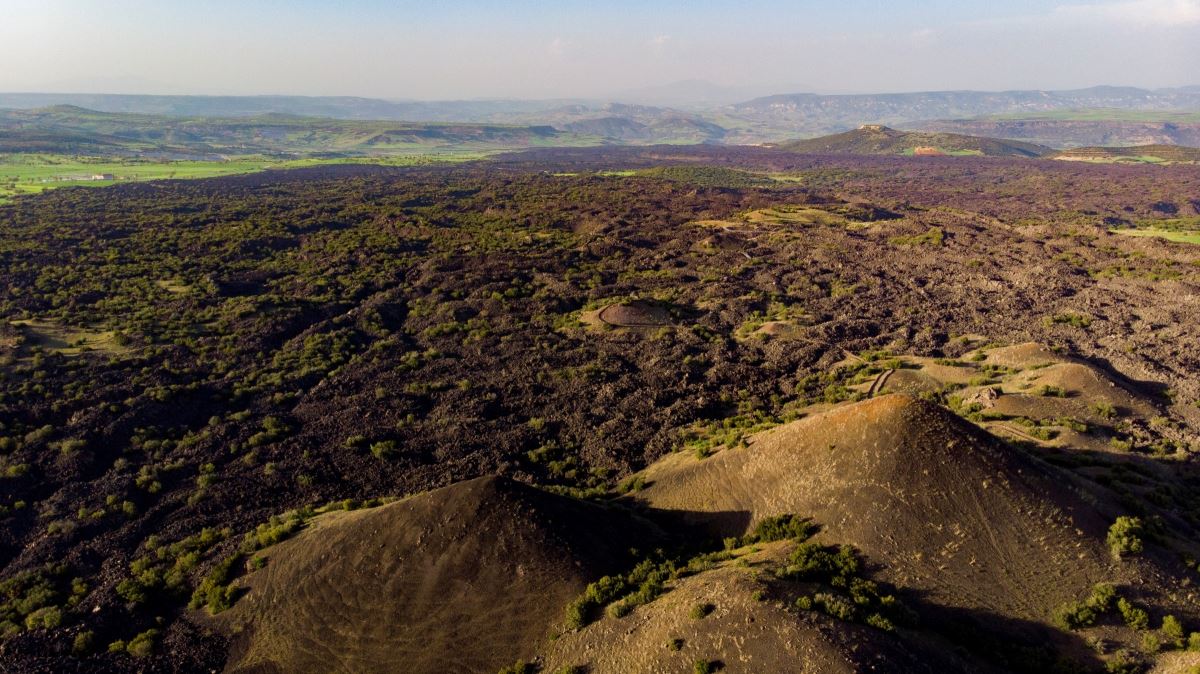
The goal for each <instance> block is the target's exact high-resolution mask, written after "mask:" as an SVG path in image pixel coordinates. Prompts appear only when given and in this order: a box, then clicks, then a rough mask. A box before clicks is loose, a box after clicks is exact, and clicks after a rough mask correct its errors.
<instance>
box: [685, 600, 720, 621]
mask: <svg viewBox="0 0 1200 674" xmlns="http://www.w3.org/2000/svg"><path fill="white" fill-rule="evenodd" d="M716 608H717V607H716V606H713V605H712V604H708V603H705V604H696V605H695V606H693V607H692V611H691V613H689V614H688V616H690V617H691V618H692V620H701V619H703V618H706V617H708V614H710V613H712V612H713V610H714V609H716Z"/></svg>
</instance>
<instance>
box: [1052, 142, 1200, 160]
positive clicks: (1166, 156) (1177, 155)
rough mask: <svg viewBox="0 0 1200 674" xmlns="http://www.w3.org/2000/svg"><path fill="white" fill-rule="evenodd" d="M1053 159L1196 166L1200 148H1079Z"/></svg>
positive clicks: (1149, 146)
mask: <svg viewBox="0 0 1200 674" xmlns="http://www.w3.org/2000/svg"><path fill="white" fill-rule="evenodd" d="M1051 158H1052V159H1062V160H1064V161H1091V162H1105V163H1107V162H1143V163H1151V164H1164V163H1171V164H1195V163H1197V162H1200V148H1195V147H1185V146H1182V145H1132V146H1127V147H1078V148H1073V149H1070V150H1063V151H1062V152H1058V153H1055V154H1054V155H1053V156H1052V157H1051Z"/></svg>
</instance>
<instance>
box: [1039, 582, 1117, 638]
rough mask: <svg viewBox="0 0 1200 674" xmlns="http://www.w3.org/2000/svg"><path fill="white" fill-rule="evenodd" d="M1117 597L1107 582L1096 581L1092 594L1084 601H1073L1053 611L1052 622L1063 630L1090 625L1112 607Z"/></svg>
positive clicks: (1114, 590)
mask: <svg viewBox="0 0 1200 674" xmlns="http://www.w3.org/2000/svg"><path fill="white" fill-rule="evenodd" d="M1116 597H1117V591H1116V589H1115V588H1114V587H1113V586H1112V585H1110V584H1108V583H1097V584H1096V585H1095V586H1094V587H1093V588H1092V594H1091V596H1089V597H1088V598H1087V599H1085V600H1084V601H1074V602H1070V603H1067V604H1064V605H1062V606H1060V607H1059V608H1058V609H1057V610H1056V611H1055V612H1054V623H1055V624H1056V625H1058V626H1059V627H1061V628H1062V629H1065V630H1078V629H1082V628H1084V627H1091V626H1092V625H1095V624H1096V621H1097V620H1098V619H1099V617H1100V616H1101V615H1103V614H1104V613H1106V612H1107V611H1109V610H1110V609H1111V608H1112V605H1113V601H1114V600H1115V599H1116Z"/></svg>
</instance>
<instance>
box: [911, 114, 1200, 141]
mask: <svg viewBox="0 0 1200 674" xmlns="http://www.w3.org/2000/svg"><path fill="white" fill-rule="evenodd" d="M905 127H906V128H911V129H914V130H917V131H926V132H936V133H965V134H972V135H979V136H991V137H995V138H1010V139H1013V140H1020V141H1024V142H1029V143H1039V144H1042V145H1048V146H1050V147H1056V148H1072V147H1112V146H1135V145H1184V146H1188V147H1200V116H1198V115H1197V114H1195V113H1180V112H1171V111H1162V112H1154V111H1151V112H1131V111H1124V110H1112V109H1098V110H1090V111H1089V110H1079V111H1068V112H1061V113H1055V114H1032V115H1007V116H1002V117H980V118H976V119H946V120H937V121H926V122H914V123H906V124H905Z"/></svg>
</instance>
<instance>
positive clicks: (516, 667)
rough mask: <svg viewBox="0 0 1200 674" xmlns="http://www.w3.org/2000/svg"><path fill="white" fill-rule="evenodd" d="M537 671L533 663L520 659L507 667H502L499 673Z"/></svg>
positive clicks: (530, 672)
mask: <svg viewBox="0 0 1200 674" xmlns="http://www.w3.org/2000/svg"><path fill="white" fill-rule="evenodd" d="M536 671H537V669H536V668H535V667H534V666H533V665H532V664H530V663H528V662H525V661H524V660H518V661H516V662H515V663H513V664H511V665H509V666H507V667H502V668H501V669H500V673H499V674H534V673H535V672H536Z"/></svg>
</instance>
